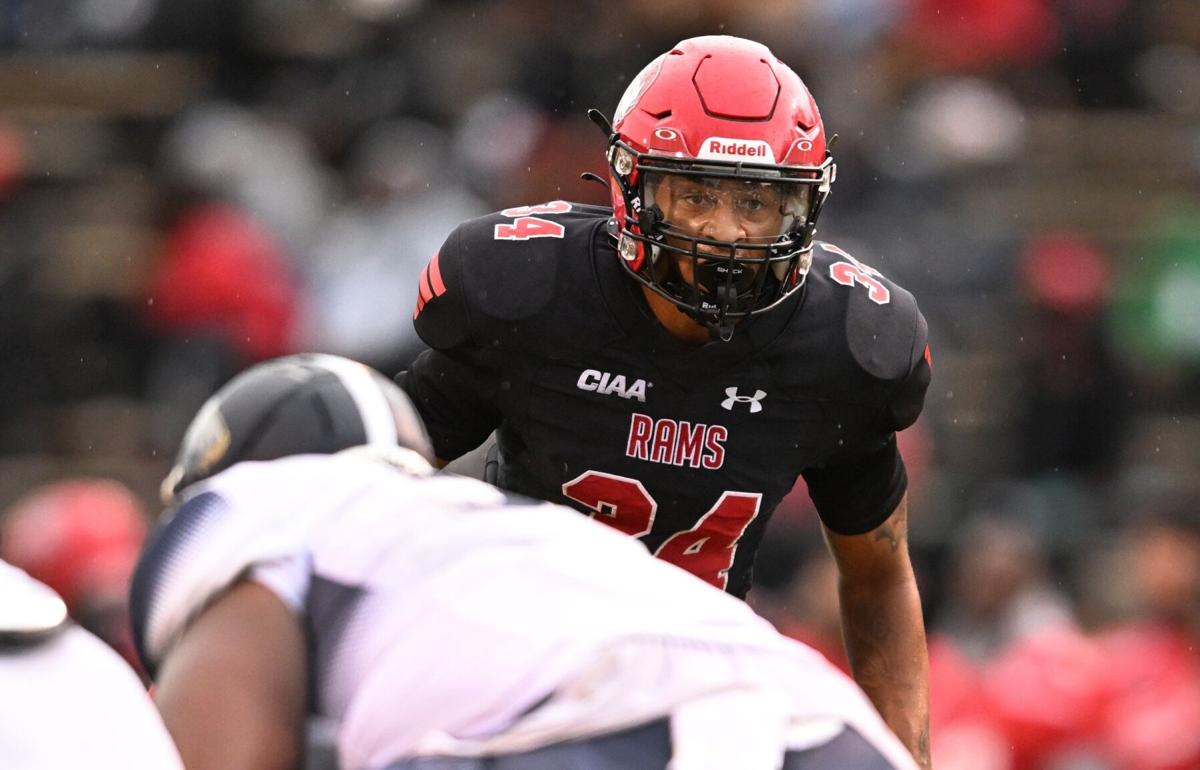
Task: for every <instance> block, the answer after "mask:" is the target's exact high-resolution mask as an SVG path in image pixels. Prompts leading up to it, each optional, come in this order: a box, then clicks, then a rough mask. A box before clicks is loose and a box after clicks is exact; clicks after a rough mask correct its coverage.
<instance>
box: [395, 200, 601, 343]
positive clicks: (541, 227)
mask: <svg viewBox="0 0 1200 770" xmlns="http://www.w3.org/2000/svg"><path fill="white" fill-rule="evenodd" d="M610 216H611V212H610V211H608V210H607V209H602V208H599V207H595V206H587V205H582V204H577V203H568V202H566V201H552V202H550V203H545V204H541V205H537V206H521V207H516V208H510V209H504V210H503V211H500V212H497V213H495V214H489V215H487V216H484V217H479V218H477V219H471V220H468V221H466V222H464V223H463V224H461V225H459V226H458V227H457V228H456V229H455V230H454V232H452V233H451V234H450V236H449V237H448V238H447V239H446V241H445V243H444V244H443V245H442V248H441V249H440V250H439V251H438V253H437V254H435V255H434V256H433V258H432V259H431V260H430V262H429V265H428V266H427V267H426V268H425V271H424V272H423V273H422V275H421V280H420V286H419V290H418V296H417V307H416V311H415V313H414V314H413V323H414V325H415V327H416V330H417V334H418V335H420V337H421V339H422V340H424V341H425V343H426V344H428V345H430V346H431V347H433V348H436V349H439V350H446V349H450V348H453V347H456V346H458V345H461V344H463V343H464V342H466V341H468V340H470V339H477V338H480V337H482V336H483V335H485V334H487V335H490V334H493V333H494V332H493V329H495V328H496V327H497V326H503V325H504V324H505V323H506V322H508V323H511V322H514V321H521V320H525V319H528V318H531V317H533V316H536V315H538V314H539V313H541V312H542V311H544V310H545V309H546V307H547V306H548V305H550V304H551V302H552V300H553V298H554V297H556V296H562V293H561V292H556V286H557V284H558V283H565V282H568V281H571V280H573V279H572V277H571V274H572V273H573V272H574V271H573V270H572V268H576V267H579V266H581V265H579V264H577V263H582V262H584V261H586V260H583V259H581V256H582V255H586V254H589V253H590V251H589V249H590V244H591V239H592V237H593V235H594V233H595V230H596V228H597V227H598V226H600V225H601V224H603V223H604V222H605V221H606V220H607V219H608V217H610Z"/></svg>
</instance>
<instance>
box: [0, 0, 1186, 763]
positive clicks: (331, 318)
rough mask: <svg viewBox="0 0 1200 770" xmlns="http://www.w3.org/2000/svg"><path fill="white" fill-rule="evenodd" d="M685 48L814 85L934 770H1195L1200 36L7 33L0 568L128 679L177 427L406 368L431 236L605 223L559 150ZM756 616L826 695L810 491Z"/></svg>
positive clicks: (834, 13) (1137, 7) (265, 26)
mask: <svg viewBox="0 0 1200 770" xmlns="http://www.w3.org/2000/svg"><path fill="white" fill-rule="evenodd" d="M715 32H724V33H729V34H736V35H741V36H745V37H751V38H755V39H758V40H761V41H762V42H764V43H766V44H767V45H769V46H770V47H771V48H772V49H773V50H774V51H775V52H776V54H778V55H779V56H780V57H781V58H782V59H784V60H785V61H787V62H788V63H789V64H790V65H792V66H793V67H794V68H795V69H796V70H797V71H798V72H799V73H800V74H801V76H802V77H803V78H804V79H805V81H806V83H807V84H808V85H809V87H810V89H811V90H812V91H813V93H814V95H815V97H816V99H817V102H818V104H819V105H820V106H821V109H822V114H823V117H824V120H825V124H826V129H827V130H828V131H829V132H830V133H836V134H838V137H839V138H838V140H837V142H836V144H835V145H834V146H833V152H834V155H835V157H836V159H837V161H838V165H839V179H838V181H837V183H836V185H835V186H834V189H833V197H832V200H831V203H830V205H829V206H828V208H827V209H826V211H825V213H824V214H823V216H822V226H821V232H820V234H819V237H821V238H824V239H827V240H831V241H834V242H837V243H838V244H839V245H841V246H842V247H843V248H845V249H847V250H848V251H850V252H851V253H853V254H855V256H857V257H858V258H859V259H861V260H863V261H864V262H866V263H868V264H870V265H872V266H874V267H876V268H878V269H880V270H881V271H882V272H883V273H884V274H885V275H887V276H888V277H890V278H892V279H894V280H896V281H897V282H899V283H900V284H902V285H904V286H905V287H907V288H909V289H910V290H912V291H913V292H914V293H915V294H916V296H917V298H918V300H919V302H920V304H921V307H922V309H923V310H924V312H925V314H926V316H927V318H928V319H929V324H930V338H931V342H932V346H933V361H934V384H933V386H932V388H931V390H930V394H929V397H928V400H927V406H926V411H925V414H924V416H923V418H922V420H921V421H920V422H919V423H918V424H917V425H916V426H915V427H914V428H913V429H910V430H909V431H907V432H905V434H903V435H902V436H901V442H902V446H903V449H904V452H905V457H906V460H907V461H908V465H909V471H910V477H911V478H912V489H911V493H910V499H911V504H910V511H911V517H910V518H911V527H912V533H911V537H912V548H913V553H914V558H915V561H916V564H917V569H918V574H919V577H920V579H921V580H922V583H923V595H924V597H925V604H926V609H927V616H928V617H927V620H928V625H929V628H930V632H931V656H932V664H933V674H932V676H933V681H932V684H933V748H934V761H935V765H936V766H937V767H939V768H942V770H953V769H954V768H974V769H975V770H991V768H996V769H997V770H1000V769H1006V770H1024V769H1029V770H1184V769H1185V768H1200V737H1198V735H1200V734H1198V733H1197V731H1196V729H1195V726H1196V725H1197V724H1200V653H1198V652H1197V649H1196V648H1197V646H1198V645H1197V643H1198V642H1200V496H1198V495H1197V492H1198V491H1200V487H1198V486H1197V485H1196V482H1195V479H1196V478H1200V4H1197V3H1196V2H1194V0H831V1H825V2H812V1H810V0H802V1H797V0H761V1H760V2H729V0H723V1H722V2H716V1H715V0H688V1H687V2H683V1H681V0H656V1H655V2H641V3H635V2H628V1H627V0H610V1H609V2H598V1H597V0H576V2H571V3H563V2H548V1H547V0H505V1H504V2H497V1H494V0H493V1H486V0H442V1H441V2H437V3H434V2H431V1H430V0H175V2H171V3H167V2H165V0H0V48H2V50H3V55H2V57H0V356H2V362H3V366H0V394H2V395H0V511H3V513H2V514H0V557H3V558H5V559H8V560H10V561H13V562H14V563H18V564H20V565H22V566H25V568H26V569H28V570H29V571H30V572H31V573H33V574H34V575H35V576H38V577H40V578H42V579H43V580H45V581H46V582H48V583H49V584H50V585H52V586H53V587H55V588H56V589H57V590H59V591H60V592H61V593H62V594H63V596H64V597H65V598H66V600H67V602H68V604H70V606H71V607H72V609H73V611H74V612H75V614H76V616H77V618H79V619H80V620H81V621H82V622H84V623H85V624H86V625H88V626H89V627H91V628H93V629H94V630H96V631H97V632H98V633H100V634H101V635H103V636H105V638H107V639H108V640H109V641H110V642H111V643H112V644H113V645H114V646H115V647H117V649H118V650H121V651H123V652H126V653H128V639H127V636H128V632H127V631H126V630H125V623H124V620H123V617H122V614H121V613H122V612H123V608H122V606H121V605H122V597H123V595H124V588H123V586H124V583H123V581H126V580H127V579H128V570H129V568H130V565H131V560H132V558H133V555H134V554H136V551H137V548H138V546H139V544H140V542H141V538H143V537H144V535H145V530H146V523H147V521H148V520H149V515H150V514H151V513H152V512H154V511H155V510H156V507H157V499H156V487H157V482H158V480H159V479H160V478H161V476H162V475H163V473H164V472H165V470H166V467H167V466H168V465H169V462H170V459H171V454H172V453H173V451H174V446H175V445H176V444H177V442H178V440H179V438H180V435H181V432H182V429H183V427H184V426H185V425H186V423H187V421H188V419H189V418H190V417H191V415H192V413H193V411H194V409H195V408H196V407H197V406H198V405H199V404H200V403H201V402H202V401H203V400H204V399H205V398H206V397H207V396H208V395H209V394H210V393H211V392H212V391H213V390H215V389H216V387H217V386H219V385H220V384H222V383H223V382H224V381H225V380H226V379H228V378H229V377H230V376H231V375H232V374H233V373H234V372H236V371H238V370H240V369H241V368H243V367H244V366H246V365H248V364H250V363H252V362H255V361H258V360H261V359H263V358H268V357H271V356H275V355H278V354H282V353H286V352H292V351H299V350H320V351H326V352H333V353H340V354H343V355H347V356H350V357H353V358H356V359H359V360H362V361H364V362H366V363H369V364H372V365H374V366H376V367H378V368H379V369H381V370H382V371H384V372H386V373H388V374H394V373H395V372H397V371H399V370H401V369H403V368H404V367H405V365H406V364H407V362H408V361H409V360H411V358H412V357H413V356H414V355H415V354H416V353H417V352H418V351H419V350H420V343H419V341H418V340H417V339H416V338H415V336H414V334H413V332H412V325H411V321H412V308H413V303H414V300H415V296H416V290H415V285H416V278H417V276H418V274H419V273H420V271H421V269H422V267H423V266H424V264H425V262H426V261H427V260H428V258H429V257H430V256H431V255H432V254H433V253H434V251H435V250H436V249H437V248H438V246H439V245H440V244H441V241H442V239H443V238H444V236H445V235H446V234H447V233H448V232H449V231H450V229H452V228H453V227H454V226H455V225H456V224H457V223H458V222H459V221H461V220H463V219H466V218H469V217H471V216H474V215H477V214H482V213H485V212H488V211H491V210H494V209H498V208H503V207H507V206H513V205H519V204H528V203H535V202H541V201H546V200H551V199H557V198H566V199H570V200H578V201H585V202H593V203H605V202H606V197H607V193H606V191H605V190H604V189H603V188H602V187H600V186H597V185H593V184H589V183H588V182H586V181H584V180H582V179H580V176H579V175H580V173H581V172H584V171H592V172H602V171H603V170H604V164H603V159H602V151H603V147H604V144H603V142H604V137H603V136H601V134H600V133H599V132H598V131H597V130H596V128H595V126H593V125H592V124H591V123H590V122H588V121H587V119H586V117H585V114H584V113H585V110H586V109H587V108H589V107H598V108H600V109H601V110H602V111H604V112H606V113H609V114H611V111H612V109H613V108H614V107H615V105H616V102H617V100H618V98H619V97H620V94H621V93H622V91H623V90H624V87H625V86H626V84H627V83H628V82H629V80H630V79H631V78H632V76H633V75H634V74H635V73H636V72H637V71H638V70H639V69H640V68H641V67H642V66H643V65H644V64H645V63H646V62H647V61H649V59H650V58H652V57H653V56H654V55H656V54H657V53H658V52H659V51H660V50H665V49H666V48H668V47H669V46H670V45H672V44H673V43H674V42H676V41H677V40H679V39H681V38H684V37H687V36H691V35H695V34H707V33H715ZM757 576H758V582H757V587H756V589H755V590H754V592H753V594H752V600H753V602H754V603H755V605H756V607H757V608H758V609H759V610H760V611H761V612H762V613H763V614H764V615H766V616H767V617H769V618H770V619H772V620H773V621H775V622H776V623H777V624H779V625H780V626H781V627H782V628H785V629H786V630H788V631H789V632H790V633H793V634H795V635H796V636H797V637H798V638H801V639H803V640H805V641H807V642H809V643H811V644H813V645H814V646H816V647H817V648H818V649H821V650H822V651H823V652H825V653H826V654H827V655H829V656H830V657H831V658H833V659H835V660H840V659H841V658H840V656H841V655H842V653H841V646H840V641H839V639H838V638H837V633H838V631H837V629H838V627H839V626H838V618H837V602H836V592H835V585H834V581H835V580H836V572H834V571H833V570H832V565H831V564H830V563H829V560H828V556H826V555H825V553H824V551H823V547H822V545H821V543H820V539H819V535H818V534H817V525H816V519H815V514H813V513H812V510H811V507H810V506H809V505H808V503H807V500H806V496H805V494H804V492H803V489H802V488H800V489H797V490H796V492H795V493H794V494H793V495H792V497H791V498H789V500H788V501H787V503H786V504H785V506H783V507H781V509H780V511H779V512H778V513H777V514H776V520H775V521H774V522H773V523H772V529H771V535H770V536H769V537H768V538H767V545H766V546H764V549H763V552H762V554H761V556H760V564H759V566H758V569H757Z"/></svg>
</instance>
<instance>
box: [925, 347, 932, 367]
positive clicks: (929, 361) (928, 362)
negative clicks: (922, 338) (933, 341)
mask: <svg viewBox="0 0 1200 770" xmlns="http://www.w3.org/2000/svg"><path fill="white" fill-rule="evenodd" d="M925 363H926V365H927V366H929V368H930V369H932V368H933V356H932V355H930V353H929V346H928V345H926V346H925Z"/></svg>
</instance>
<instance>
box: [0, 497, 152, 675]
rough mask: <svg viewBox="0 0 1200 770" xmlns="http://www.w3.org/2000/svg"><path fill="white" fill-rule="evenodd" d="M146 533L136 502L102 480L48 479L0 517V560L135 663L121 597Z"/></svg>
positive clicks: (124, 595)
mask: <svg viewBox="0 0 1200 770" xmlns="http://www.w3.org/2000/svg"><path fill="white" fill-rule="evenodd" d="M145 538H146V515H145V510H144V509H143V507H142V504H141V503H140V502H139V501H138V499H137V498H136V497H135V496H134V494H133V493H132V492H131V491H130V490H129V489H128V488H126V487H125V486H124V485H122V484H120V483H119V482H116V481H112V480H108V479H71V480H67V481H60V482H56V483H52V484H48V485H46V486H43V487H40V488H38V489H34V490H33V491H31V492H29V493H27V494H26V495H25V496H24V497H22V498H21V499H19V500H18V501H17V502H16V503H14V504H13V505H12V507H11V508H9V509H8V510H7V511H6V512H5V513H4V514H3V516H0V559H3V560H4V561H7V562H9V563H10V564H12V565H13V566H16V567H19V568H21V569H23V570H24V571H25V572H27V573H29V575H30V576H32V577H34V578H35V579H37V580H40V581H41V582H43V583H45V584H46V585H48V586H50V587H51V588H53V589H54V590H55V591H56V592H58V594H59V595H60V596H62V598H63V601H64V602H65V603H66V605H67V610H68V611H69V612H70V614H71V617H73V618H74V619H75V620H76V621H78V622H79V624H80V625H82V626H83V627H84V628H86V629H87V630H88V631H91V632H92V633H93V634H95V635H96V636H98V637H100V638H101V639H103V640H104V641H105V642H107V643H108V644H109V646H111V647H112V648H113V649H115V650H116V651H117V652H119V653H120V654H121V655H122V657H124V658H125V659H126V660H127V661H129V663H130V664H131V665H134V666H135V667H136V665H137V664H136V660H137V655H136V653H135V652H134V650H133V641H132V637H131V635H130V627H129V614H128V603H127V602H128V594H129V580H130V577H131V576H132V574H133V567H134V564H135V563H136V561H137V556H138V552H139V551H140V550H141V547H142V542H143V541H144V540H145Z"/></svg>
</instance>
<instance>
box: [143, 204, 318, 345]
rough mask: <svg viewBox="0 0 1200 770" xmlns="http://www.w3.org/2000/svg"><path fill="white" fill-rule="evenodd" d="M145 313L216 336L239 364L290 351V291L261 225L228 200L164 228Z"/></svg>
mask: <svg viewBox="0 0 1200 770" xmlns="http://www.w3.org/2000/svg"><path fill="white" fill-rule="evenodd" d="M147 312H148V315H149V318H150V321H151V324H152V326H153V327H154V328H155V330H156V331H158V332H160V333H163V334H166V335H174V336H187V335H195V336H212V335H216V336H218V337H220V338H221V339H223V340H224V341H225V342H226V343H227V344H228V346H229V347H230V349H231V350H232V351H234V352H235V353H236V354H238V355H239V357H240V358H241V363H242V365H243V366H245V365H248V364H251V363H254V362H256V361H261V360H264V359H267V358H273V357H275V356H279V355H283V354H285V353H289V352H292V339H293V334H294V328H295V324H296V314H297V291H296V287H295V281H294V278H293V276H292V274H291V271H290V268H289V266H288V264H287V261H286V259H285V258H284V255H283V254H282V253H281V251H280V248H279V246H278V244H277V243H276V241H275V238H274V237H273V236H272V235H271V233H270V232H269V231H268V230H266V228H264V227H263V226H261V225H260V224H258V223H257V222H256V221H255V220H254V219H252V218H251V217H250V216H249V215H247V214H246V213H244V212H243V211H241V210H240V209H238V208H236V207H235V206H232V205H230V204H227V203H220V202H210V203H202V204H200V205H197V206H195V207H192V208H190V209H188V210H186V211H184V213H183V214H182V216H181V217H180V218H179V219H178V221H177V222H176V223H175V224H174V226H172V227H171V229H170V231H169V232H168V233H167V237H166V242H165V245H164V248H163V252H162V256H161V259H160V261H159V263H158V265H157V267H156V269H155V270H154V272H153V275H152V276H151V279H150V285H149V289H148V292H147ZM239 368H240V367H239Z"/></svg>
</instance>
